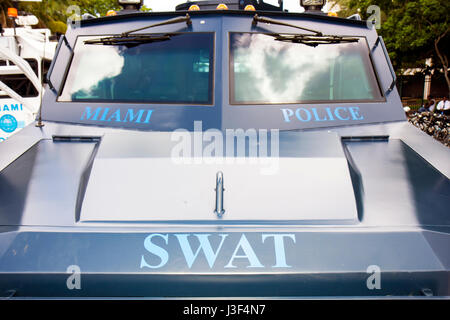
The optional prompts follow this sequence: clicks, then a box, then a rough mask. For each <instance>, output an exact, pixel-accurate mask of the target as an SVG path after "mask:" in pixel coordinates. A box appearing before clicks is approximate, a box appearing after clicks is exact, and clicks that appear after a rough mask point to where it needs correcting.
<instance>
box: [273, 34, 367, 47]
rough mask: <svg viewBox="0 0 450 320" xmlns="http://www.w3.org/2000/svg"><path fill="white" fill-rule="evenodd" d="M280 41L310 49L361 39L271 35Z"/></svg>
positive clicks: (328, 36) (307, 35)
mask: <svg viewBox="0 0 450 320" xmlns="http://www.w3.org/2000/svg"><path fill="white" fill-rule="evenodd" d="M271 36H273V37H274V38H275V40H278V41H284V42H292V43H301V44H304V45H307V46H310V47H317V46H318V45H321V44H336V43H352V42H358V41H359V38H356V37H347V36H335V35H309V34H292V35H291V34H278V33H275V34H271Z"/></svg>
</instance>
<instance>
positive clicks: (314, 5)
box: [300, 0, 326, 12]
mask: <svg viewBox="0 0 450 320" xmlns="http://www.w3.org/2000/svg"><path fill="white" fill-rule="evenodd" d="M325 2H326V0H300V5H301V6H302V7H303V8H305V11H306V12H308V11H320V10H322V8H323V6H324V5H325Z"/></svg>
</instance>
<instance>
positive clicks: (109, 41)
mask: <svg viewBox="0 0 450 320" xmlns="http://www.w3.org/2000/svg"><path fill="white" fill-rule="evenodd" d="M170 36H173V34H164V35H150V34H140V35H131V36H124V37H123V36H112V37H104V38H98V39H93V40H86V41H84V43H85V44H102V45H106V46H120V45H122V46H126V47H135V46H138V45H140V44H143V43H152V42H159V41H167V40H170Z"/></svg>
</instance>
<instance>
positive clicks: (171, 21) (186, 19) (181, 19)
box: [122, 14, 192, 37]
mask: <svg viewBox="0 0 450 320" xmlns="http://www.w3.org/2000/svg"><path fill="white" fill-rule="evenodd" d="M181 22H186V24H187V25H188V26H190V25H192V21H191V17H190V16H189V14H186V16H184V17H178V18H174V19H169V20H166V21H163V22H158V23H155V24H151V25H149V26H146V27H143V28H139V29H134V30H129V31H126V32H124V33H122V36H124V37H125V36H128V35H130V33H134V32H138V31H142V30H145V29H150V28H153V27H159V26H165V25H168V24H175V23H181Z"/></svg>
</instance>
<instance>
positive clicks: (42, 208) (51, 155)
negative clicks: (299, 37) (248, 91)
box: [0, 10, 450, 298]
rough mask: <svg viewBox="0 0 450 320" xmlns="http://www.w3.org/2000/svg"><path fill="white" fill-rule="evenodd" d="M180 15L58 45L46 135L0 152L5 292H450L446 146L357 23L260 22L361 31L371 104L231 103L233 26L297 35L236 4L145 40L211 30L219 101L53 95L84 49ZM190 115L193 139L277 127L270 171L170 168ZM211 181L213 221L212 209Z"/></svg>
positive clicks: (93, 23) (27, 135) (0, 258)
mask: <svg viewBox="0 0 450 320" xmlns="http://www.w3.org/2000/svg"><path fill="white" fill-rule="evenodd" d="M185 14H186V12H176V13H154V14H129V15H126V14H123V15H120V16H116V17H108V18H102V19H95V20H88V21H83V22H82V24H81V27H79V28H76V29H69V32H68V33H67V35H66V39H67V43H65V42H64V41H63V40H61V41H60V44H59V47H58V49H57V55H56V57H55V59H54V62H53V68H52V72H51V76H50V81H51V85H52V86H53V87H54V90H51V89H50V88H49V90H46V93H45V96H44V100H43V105H42V119H43V122H44V124H45V125H44V126H43V127H36V126H35V125H30V126H28V127H26V128H24V129H23V130H22V131H21V132H19V133H18V134H16V135H14V136H12V137H11V138H10V139H8V140H7V141H5V142H3V143H2V144H0V296H4V297H9V296H10V297H18V298H26V297H44V298H45V297H47V298H48V297H64V298H77V297H78V298H79V297H147V298H149V297H150V298H161V297H269V298H272V297H282V298H283V297H284V298H288V297H355V296H356V297H407V296H409V297H420V296H424V295H427V296H438V297H448V296H449V295H450V250H449V248H450V210H449V200H450V181H449V177H450V166H449V160H450V152H449V149H448V148H446V147H445V146H443V145H442V144H440V143H439V142H437V141H435V140H433V139H432V138H431V137H429V136H428V135H426V134H425V133H423V132H421V131H420V130H418V129H416V128H414V127H413V126H411V125H410V124H409V123H408V122H407V121H406V118H405V114H404V112H403V109H402V105H401V102H400V97H399V94H398V92H397V89H396V88H395V87H392V90H391V91H390V92H387V91H388V88H389V87H390V86H391V84H392V81H393V76H392V67H391V66H390V62H389V60H388V59H386V55H385V52H384V51H383V48H382V46H383V43H382V42H381V41H379V40H378V41H377V39H379V38H378V35H377V33H376V30H375V29H374V28H368V27H367V25H366V23H365V22H362V21H353V20H347V19H339V18H330V17H326V16H325V17H324V16H315V15H308V14H288V13H275V12H261V13H259V14H260V15H261V16H265V17H270V18H272V19H277V20H279V21H283V22H286V23H291V24H295V25H298V26H302V27H307V28H312V29H316V30H320V31H322V32H323V33H324V34H335V35H336V34H337V35H351V36H361V37H364V38H365V39H366V40H367V44H368V47H369V49H370V50H371V61H372V64H373V67H374V70H375V71H376V74H377V79H378V83H379V86H380V89H381V90H382V92H383V94H382V98H383V99H382V101H379V102H358V103H354V102H348V103H345V102H340V103H332V102H331V103H318V104H311V103H305V104H289V105H273V104H272V105H242V106H239V105H231V104H230V99H229V85H230V78H229V77H230V74H229V50H228V49H229V37H228V35H229V32H277V33H282V32H285V33H292V32H293V29H292V28H291V27H288V26H280V25H272V24H271V25H267V24H263V23H258V24H257V25H256V26H254V25H252V19H253V15H254V13H252V12H243V11H231V10H230V11H226V12H217V11H200V12H190V13H189V14H190V15H191V20H192V25H191V26H186V25H185V24H172V25H166V26H160V27H154V28H152V29H150V31H147V32H151V33H171V32H212V33H214V39H215V45H214V50H215V55H214V57H215V58H214V97H213V102H212V104H211V105H208V106H192V105H169V106H168V105H163V104H161V105H158V104H139V103H120V104H116V103H113V104H111V103H102V102H97V103H91V102H89V103H84V102H60V101H58V98H57V97H58V95H59V93H60V91H61V90H60V89H61V88H62V86H63V85H64V81H65V77H66V75H67V70H68V69H69V68H70V65H71V64H70V63H71V60H72V54H71V48H76V41H77V37H79V36H83V35H89V36H91V35H94V36H96V35H111V34H120V33H122V32H123V31H125V30H130V29H135V28H140V27H144V26H147V25H149V24H153V23H157V22H161V21H165V20H167V19H171V18H174V17H178V16H184V15H185ZM294 31H295V30H294ZM75 55H76V49H75ZM355 106H357V107H358V108H359V109H358V114H357V115H356V116H353V113H352V111H349V110H350V109H348V108H353V107H355ZM86 107H90V108H91V109H90V110H91V111H92V112H94V110H97V109H95V108H103V109H101V110H104V109H105V108H113V107H114V108H116V109H120V110H121V111H120V112H122V110H123V112H127V110H129V109H133V110H135V111H137V110H150V109H151V110H153V111H152V115H151V121H149V122H148V123H138V124H136V123H132V121H130V122H125V121H122V122H114V121H111V122H106V121H103V122H102V121H100V120H99V119H97V120H98V121H93V120H92V119H93V117H92V116H90V117H84V118H83V117H82V115H83V113H85V112H86ZM286 108H290V109H292V111H293V112H295V110H296V109H298V108H305V109H307V110H312V108H316V111H317V112H319V113H320V112H322V111H323V110H325V109H326V108H331V109H330V110H334V112H335V110H336V108H344V109H339V110H342V112H343V113H341V114H345V115H346V116H345V117H344V116H342V117H341V118H342V119H334V121H318V120H317V118H316V120H314V118H313V119H311V121H298V119H297V120H296V119H295V118H292V119H291V121H286V119H285V118H283V111H282V110H283V109H286ZM345 108H347V109H345ZM344 110H346V111H345V112H344ZM353 110H355V109H353ZM120 112H119V113H120ZM284 112H285V113H286V112H288V111H284ZM338 114H339V111H338ZM347 115H348V116H347ZM94 118H95V117H94ZM199 120H201V121H202V125H203V127H202V129H203V130H207V129H213V128H215V129H218V130H220V131H223V132H225V131H226V129H244V130H246V129H250V128H254V129H258V130H259V129H279V157H278V158H277V159H278V160H277V161H278V162H277V165H278V166H279V173H277V174H274V175H272V176H264V175H261V174H260V173H259V172H258V171H257V170H256V171H255V169H254V168H255V165H253V164H243V165H238V164H236V165H230V166H227V165H220V164H219V165H207V164H195V163H194V164H183V165H175V164H173V161H172V159H171V153H172V150H173V148H174V146H175V145H176V143H175V142H174V140H173V139H172V137H173V136H172V134H173V131H174V130H176V129H180V128H183V129H187V130H188V131H189V132H191V133H192V132H193V129H194V121H199ZM192 134H193V135H194V133H192ZM271 143H273V142H271ZM246 148H247V151H248V149H249V148H250V147H249V146H246ZM257 166H258V165H256V167H257ZM218 171H223V175H224V187H225V191H224V201H223V203H224V207H225V210H226V211H225V214H224V215H223V216H222V217H218V215H217V214H215V213H214V206H215V200H216V195H217V190H215V189H216V173H217V172H218Z"/></svg>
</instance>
